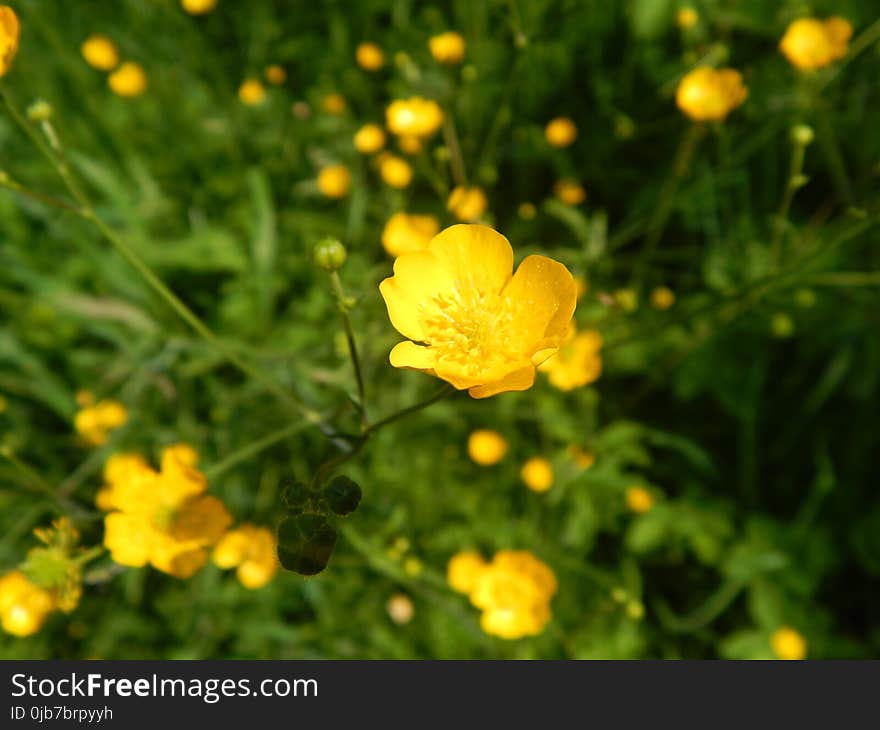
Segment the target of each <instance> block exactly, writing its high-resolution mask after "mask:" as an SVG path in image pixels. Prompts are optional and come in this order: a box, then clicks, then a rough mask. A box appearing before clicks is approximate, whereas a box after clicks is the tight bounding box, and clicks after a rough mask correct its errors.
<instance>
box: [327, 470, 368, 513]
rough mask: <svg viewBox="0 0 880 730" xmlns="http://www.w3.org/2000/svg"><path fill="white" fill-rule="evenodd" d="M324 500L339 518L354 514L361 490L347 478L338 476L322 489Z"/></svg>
mask: <svg viewBox="0 0 880 730" xmlns="http://www.w3.org/2000/svg"><path fill="white" fill-rule="evenodd" d="M323 497H324V499H325V500H326V501H327V505H328V506H329V507H330V509H331V510H333V512H334V513H335V514H337V515H339V516H340V517H342V516H344V515H347V514H350V513H352V512H354V511H355V510H356V509H357V507H358V505H359V504H360V502H361V488H360V487H359V486H358V485H357V484H356V483H355V482H353V481H352V480H351V479H349V478H348V477H343V476H339V477H336V478H335V479H334V480H333V481H331V482H330V484H328V485H327V486H326V487H324V494H323Z"/></svg>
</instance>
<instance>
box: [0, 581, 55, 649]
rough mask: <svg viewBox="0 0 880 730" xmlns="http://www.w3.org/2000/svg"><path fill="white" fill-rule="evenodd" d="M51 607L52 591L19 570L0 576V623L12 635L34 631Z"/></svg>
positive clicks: (29, 633)
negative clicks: (41, 586)
mask: <svg viewBox="0 0 880 730" xmlns="http://www.w3.org/2000/svg"><path fill="white" fill-rule="evenodd" d="M54 609H55V602H54V600H53V598H52V594H51V593H50V592H49V591H47V590H46V589H44V588H40V586H38V585H37V584H36V583H34V582H33V581H31V580H30V579H29V578H28V577H27V576H26V575H25V574H24V573H22V572H21V571H20V570H13V571H11V572H9V573H6V574H5V575H4V576H3V577H2V578H0V626H2V627H3V630H4V631H5V632H6V633H8V634H12V635H13V636H19V637H22V636H30V635H31V634H35V633H37V631H39V630H40V628H41V627H42V626H43V623H45V621H46V617H47V616H48V615H49V614H50V613H51V612H52V611H53V610H54Z"/></svg>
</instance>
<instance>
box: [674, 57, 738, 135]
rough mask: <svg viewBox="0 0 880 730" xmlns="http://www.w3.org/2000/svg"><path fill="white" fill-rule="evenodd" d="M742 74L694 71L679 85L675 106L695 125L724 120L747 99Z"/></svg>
mask: <svg viewBox="0 0 880 730" xmlns="http://www.w3.org/2000/svg"><path fill="white" fill-rule="evenodd" d="M746 96H748V89H746V87H745V86H743V83H742V75H741V74H740V72H739V71H734V70H733V69H732V68H722V69H714V68H711V67H709V66H700V67H699V68H695V69H694V70H693V71H691V72H690V73H689V74H687V75H685V77H684V78H683V79H682V80H681V81H680V82H679V84H678V89H677V90H676V92H675V103H676V104H677V105H678V108H679V109H681V111H682V112H684V113H685V114H686V115H687V116H688V117H690V118H691V119H693V120H694V121H695V122H715V121H720V120H722V119H724V118H725V117H726V116H727V115H728V114H729V113H730V112H731V111H733V110H734V109H736V107H738V106H739V105H740V104H742V103H743V102H744V101H745V100H746Z"/></svg>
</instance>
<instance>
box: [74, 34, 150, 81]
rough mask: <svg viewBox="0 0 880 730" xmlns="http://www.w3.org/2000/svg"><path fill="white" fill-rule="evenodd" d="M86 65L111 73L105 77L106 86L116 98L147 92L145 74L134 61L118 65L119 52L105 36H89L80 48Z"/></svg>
mask: <svg viewBox="0 0 880 730" xmlns="http://www.w3.org/2000/svg"><path fill="white" fill-rule="evenodd" d="M80 53H82V56H83V58H84V59H85V61H86V63H87V64H89V66H91V67H92V68H94V69H97V70H98V71H113V69H116V70H115V71H113V73H111V74H110V75H109V76H107V85H108V86H109V87H110V90H111V91H112V92H113V93H114V94H116V95H117V96H124V97H135V96H140V95H141V94H143V93H144V92H145V91H146V90H147V72H146V71H144V69H143V66H141V65H140V64H138V63H135V62H134V61H126V62H125V63H123V64H122V65H121V66H120V65H119V51H118V50H117V49H116V44H114V43H113V41H111V40H110V39H109V38H107V36H103V35H100V34H97V33H96V34H93V35H90V36H89V37H88V38H86V39H85V41H83V44H82V46H80Z"/></svg>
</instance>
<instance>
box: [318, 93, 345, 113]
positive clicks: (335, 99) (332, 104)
mask: <svg viewBox="0 0 880 730" xmlns="http://www.w3.org/2000/svg"><path fill="white" fill-rule="evenodd" d="M346 106H347V105H346V103H345V97H344V96H342V94H327V96H325V97H324V98H323V99H322V100H321V108H322V109H323V110H324V111H325V112H327V113H328V114H333V115H334V116H339V115H340V114H343V113H344V112H345V109H346Z"/></svg>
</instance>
